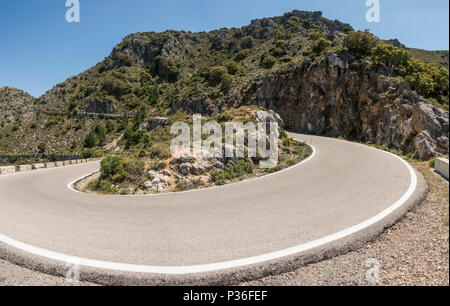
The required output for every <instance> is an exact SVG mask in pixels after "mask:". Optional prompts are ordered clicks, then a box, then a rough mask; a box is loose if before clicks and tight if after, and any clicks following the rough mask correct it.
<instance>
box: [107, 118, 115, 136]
mask: <svg viewBox="0 0 450 306" xmlns="http://www.w3.org/2000/svg"><path fill="white" fill-rule="evenodd" d="M115 129H116V124H115V123H114V121H112V120H108V122H106V131H107V132H108V134H109V133H112V132H114V130H115Z"/></svg>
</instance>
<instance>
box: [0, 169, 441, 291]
mask: <svg viewBox="0 0 450 306" xmlns="http://www.w3.org/2000/svg"><path fill="white" fill-rule="evenodd" d="M412 164H413V166H415V167H416V168H417V169H418V170H419V171H421V172H422V173H423V175H424V176H425V178H426V179H427V181H428V183H429V185H430V193H429V194H428V196H427V198H426V199H425V200H424V201H423V202H422V203H421V204H420V205H419V206H417V207H416V208H414V209H413V210H412V211H410V212H409V213H408V214H407V215H406V216H405V217H404V218H403V219H402V220H400V221H399V222H398V223H397V224H395V225H394V226H393V227H392V228H390V229H388V230H387V231H386V232H385V233H383V234H382V235H381V236H380V237H379V238H378V239H377V240H376V241H374V242H371V243H368V244H367V245H366V246H364V247H363V248H361V249H359V250H358V251H355V252H351V253H348V254H345V255H342V256H339V257H336V258H333V259H329V260H325V261H322V262H319V263H316V264H311V265H308V266H305V267H302V268H300V269H298V270H295V271H293V272H290V273H285V274H282V275H277V276H270V277H266V278H263V279H260V280H256V281H252V282H247V283H242V284H240V285H250V286H253V285H263V286H266V285H267V286H271V285H273V286H296V285H363V286H364V285H413V286H415V285H417V286H418V285H426V286H428V285H445V286H448V285H449V190H448V188H449V184H448V182H447V181H445V180H443V179H442V178H441V177H440V176H438V175H437V174H435V173H434V172H433V171H432V170H431V169H430V168H429V166H428V163H425V162H412ZM373 259H375V261H373ZM377 264H378V270H379V278H378V279H379V281H378V282H376V280H377V277H376V276H377V275H376V273H374V272H376V270H377V266H376V265H377ZM366 265H369V268H368V267H367V266H366ZM367 276H369V278H367ZM15 285H19V286H41V285H44V286H46V285H48V286H71V285H83V286H89V285H92V284H89V283H77V282H68V281H67V280H65V279H64V278H61V277H55V276H50V275H46V274H42V273H39V272H35V271H31V270H28V269H25V268H22V267H19V266H16V265H13V264H11V263H9V262H7V261H3V260H0V286H15Z"/></svg>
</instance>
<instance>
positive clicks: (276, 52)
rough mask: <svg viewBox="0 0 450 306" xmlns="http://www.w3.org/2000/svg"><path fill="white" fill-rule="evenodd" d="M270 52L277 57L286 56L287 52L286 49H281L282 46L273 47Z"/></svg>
mask: <svg viewBox="0 0 450 306" xmlns="http://www.w3.org/2000/svg"><path fill="white" fill-rule="evenodd" d="M269 52H270V54H272V55H273V56H275V57H280V56H284V55H286V54H287V52H286V50H284V49H281V48H272V49H270V51H269Z"/></svg>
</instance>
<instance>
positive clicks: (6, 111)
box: [0, 87, 34, 119]
mask: <svg viewBox="0 0 450 306" xmlns="http://www.w3.org/2000/svg"><path fill="white" fill-rule="evenodd" d="M33 102H34V97H33V96H31V95H30V94H28V93H26V92H25V91H23V90H20V89H17V88H12V87H1V88H0V119H1V118H4V117H6V116H8V115H10V114H13V113H15V112H19V113H23V112H24V111H26V110H27V109H30V107H31V106H32V104H33Z"/></svg>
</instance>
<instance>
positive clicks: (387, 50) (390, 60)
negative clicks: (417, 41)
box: [372, 44, 411, 67]
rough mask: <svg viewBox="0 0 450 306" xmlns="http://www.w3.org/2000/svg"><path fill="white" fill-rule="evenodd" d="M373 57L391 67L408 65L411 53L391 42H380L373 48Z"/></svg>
mask: <svg viewBox="0 0 450 306" xmlns="http://www.w3.org/2000/svg"><path fill="white" fill-rule="evenodd" d="M372 59H373V60H375V61H378V62H382V63H384V64H385V65H387V66H390V67H400V66H403V67H406V65H407V63H408V61H409V60H410V59H411V53H410V52H409V51H407V50H403V49H400V48H397V47H395V46H394V45H391V44H379V45H377V46H375V47H374V48H373V49H372Z"/></svg>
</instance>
